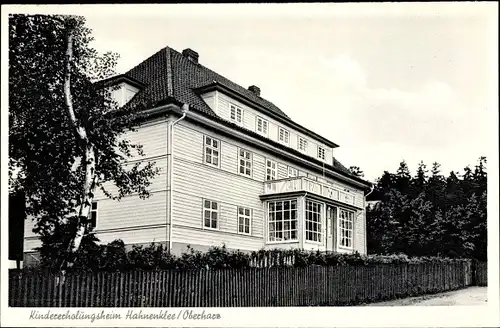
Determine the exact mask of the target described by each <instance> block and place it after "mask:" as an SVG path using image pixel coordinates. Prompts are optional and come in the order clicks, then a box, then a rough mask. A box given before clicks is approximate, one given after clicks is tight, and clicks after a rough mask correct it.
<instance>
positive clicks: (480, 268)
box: [474, 262, 488, 286]
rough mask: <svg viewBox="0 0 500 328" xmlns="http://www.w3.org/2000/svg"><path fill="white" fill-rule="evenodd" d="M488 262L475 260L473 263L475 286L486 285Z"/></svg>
mask: <svg viewBox="0 0 500 328" xmlns="http://www.w3.org/2000/svg"><path fill="white" fill-rule="evenodd" d="M487 264H488V263H486V262H476V263H475V273H474V274H475V280H476V281H475V284H476V285H477V286H487V285H488V265H487Z"/></svg>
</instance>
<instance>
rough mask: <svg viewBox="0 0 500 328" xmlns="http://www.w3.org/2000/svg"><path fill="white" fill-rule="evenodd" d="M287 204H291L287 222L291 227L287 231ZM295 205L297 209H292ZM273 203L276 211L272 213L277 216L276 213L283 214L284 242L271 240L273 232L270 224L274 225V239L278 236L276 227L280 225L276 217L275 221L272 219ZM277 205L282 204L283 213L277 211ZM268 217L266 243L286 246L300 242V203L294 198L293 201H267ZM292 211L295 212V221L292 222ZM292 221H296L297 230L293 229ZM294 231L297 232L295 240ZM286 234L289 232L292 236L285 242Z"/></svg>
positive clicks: (282, 230)
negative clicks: (293, 204)
mask: <svg viewBox="0 0 500 328" xmlns="http://www.w3.org/2000/svg"><path fill="white" fill-rule="evenodd" d="M285 202H288V203H289V206H288V207H289V208H288V210H287V211H288V212H289V219H288V220H286V221H288V222H289V226H288V229H285V219H284V218H285V206H284V205H285ZM293 202H294V203H295V208H294V209H292V203H293ZM271 203H272V204H274V210H273V212H272V213H274V214H275V215H276V213H281V217H282V220H281V222H282V228H281V232H282V236H283V237H282V240H271V239H270V234H271V233H272V232H271V229H270V228H269V227H270V224H271V223H274V238H276V235H277V232H278V231H277V230H276V225H277V223H278V221H277V220H276V217H275V218H274V220H271V218H270V215H271V211H270V209H271ZM277 203H282V206H281V211H280V212H278V211H276V204H277ZM266 205H267V206H266V217H267V222H266V223H267V224H266V236H267V237H266V243H267V244H285V243H296V242H298V241H299V209H298V201H297V199H296V198H292V199H277V200H271V201H267V202H266ZM292 210H293V211H294V212H295V219H294V220H292ZM292 221H295V229H292ZM292 231H295V239H292V238H291V237H292ZM285 232H289V236H290V239H287V240H285V239H284V238H285V237H284V236H285Z"/></svg>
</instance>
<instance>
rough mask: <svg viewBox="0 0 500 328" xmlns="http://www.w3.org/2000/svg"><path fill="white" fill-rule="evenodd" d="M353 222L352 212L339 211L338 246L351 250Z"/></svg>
mask: <svg viewBox="0 0 500 328" xmlns="http://www.w3.org/2000/svg"><path fill="white" fill-rule="evenodd" d="M353 221H354V212H351V211H347V210H344V209H340V210H339V217H338V229H339V231H338V236H339V237H338V238H339V246H340V247H345V248H352V247H353V243H352V239H353Z"/></svg>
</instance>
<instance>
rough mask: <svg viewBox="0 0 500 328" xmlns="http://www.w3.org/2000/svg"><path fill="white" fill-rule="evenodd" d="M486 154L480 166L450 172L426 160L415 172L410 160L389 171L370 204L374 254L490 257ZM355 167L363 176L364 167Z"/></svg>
mask: <svg viewBox="0 0 500 328" xmlns="http://www.w3.org/2000/svg"><path fill="white" fill-rule="evenodd" d="M486 163H487V162H486V157H480V158H479V160H478V162H477V164H476V165H475V167H474V169H471V168H470V167H469V166H467V167H465V168H464V170H463V173H461V174H460V173H459V172H453V171H452V172H450V173H449V174H448V176H444V175H443V174H442V172H441V168H440V166H441V165H440V164H439V163H437V162H434V163H433V164H432V167H431V169H430V172H429V170H428V169H427V166H426V165H425V164H424V163H423V162H420V163H419V165H418V168H417V171H416V173H415V174H414V175H411V173H410V170H409V169H408V165H407V164H406V162H404V161H403V162H401V163H400V165H399V168H398V169H397V171H396V173H390V172H388V171H384V173H383V174H382V176H381V177H380V178H379V179H378V180H377V182H376V185H375V188H374V193H373V195H374V197H373V199H374V200H377V201H378V202H376V203H375V204H372V205H369V206H368V207H367V213H366V215H367V218H366V219H367V243H368V252H369V253H371V254H391V253H404V254H407V255H409V256H446V257H467V258H475V259H478V260H486V258H487V247H486V245H487V232H486V231H487V230H486V217H487V200H486V195H487V172H486ZM351 172H353V173H357V174H358V175H360V174H361V175H362V171H361V170H360V169H359V168H355V170H353V169H352V168H351Z"/></svg>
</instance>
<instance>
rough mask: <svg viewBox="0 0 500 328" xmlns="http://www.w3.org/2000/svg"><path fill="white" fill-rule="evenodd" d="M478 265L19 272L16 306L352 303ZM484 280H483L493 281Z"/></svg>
mask: <svg viewBox="0 0 500 328" xmlns="http://www.w3.org/2000/svg"><path fill="white" fill-rule="evenodd" d="M485 267H486V266H484V268H485ZM481 268H482V267H481ZM472 271H473V270H471V267H470V263H464V262H462V263H458V262H454V263H419V264H377V265H367V266H354V265H345V266H330V267H328V266H309V267H306V268H295V267H271V268H250V269H242V270H236V269H223V270H199V271H175V270H169V271H128V272H78V273H66V274H65V275H62V274H53V273H42V272H22V271H18V270H11V271H10V272H9V305H10V306H18V307H88V306H95V307H241V306H244V307H248V306H251V307H253V306H309V305H326V306H334V305H351V304H359V303H365V302H373V301H381V300H388V299H395V298H400V297H406V296H415V295H422V294H427V293H435V292H443V291H448V290H454V289H459V288H463V287H466V286H469V285H470V284H471V282H472V279H471V272H472ZM483 271H485V270H483ZM481 277H482V276H481ZM482 279H483V278H480V279H479V280H480V281H485V280H482Z"/></svg>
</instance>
